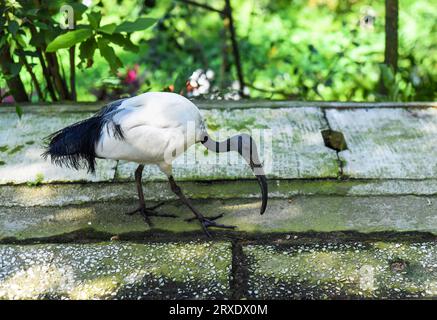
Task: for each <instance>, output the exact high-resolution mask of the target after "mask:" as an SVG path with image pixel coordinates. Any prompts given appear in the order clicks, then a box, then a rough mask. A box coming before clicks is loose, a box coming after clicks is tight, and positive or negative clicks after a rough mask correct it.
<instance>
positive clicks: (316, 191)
mask: <svg viewBox="0 0 437 320" xmlns="http://www.w3.org/2000/svg"><path fill="white" fill-rule="evenodd" d="M178 184H179V185H180V187H181V188H182V190H183V191H184V192H185V194H186V195H187V196H189V197H190V198H192V199H233V198H235V197H236V196H238V197H239V198H242V199H259V198H260V189H259V185H258V183H257V181H256V180H254V179H251V180H238V183H237V182H236V181H235V180H219V181H181V182H178ZM268 184H269V198H270V199H290V198H292V197H295V196H299V195H304V196H312V195H333V196H334V195H336V196H395V195H400V196H402V195H417V196H434V195H437V179H426V180H398V179H392V180H379V179H373V180H354V179H350V180H338V179H310V180H305V179H295V180H269V181H268ZM143 190H144V197H145V199H146V200H148V201H167V200H176V199H177V196H176V195H175V194H174V193H173V192H172V191H171V190H170V188H169V184H168V182H166V181H162V182H158V181H155V182H148V181H144V182H143ZM137 197H138V196H137V192H136V186H135V183H134V182H125V183H114V182H103V183H74V184H66V183H65V184H56V183H50V184H42V185H39V186H28V185H5V186H0V206H2V207H14V206H21V207H33V206H44V207H46V206H66V205H73V204H74V205H77V204H86V203H90V202H99V201H132V202H135V201H136V200H137Z"/></svg>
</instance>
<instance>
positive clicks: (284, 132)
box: [117, 108, 339, 181]
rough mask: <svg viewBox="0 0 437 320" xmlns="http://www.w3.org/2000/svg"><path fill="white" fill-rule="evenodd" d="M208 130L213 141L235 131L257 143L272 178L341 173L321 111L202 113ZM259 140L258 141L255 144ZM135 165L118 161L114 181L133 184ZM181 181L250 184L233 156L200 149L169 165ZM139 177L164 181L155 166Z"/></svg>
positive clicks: (240, 161) (244, 167) (246, 169)
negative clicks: (328, 143) (327, 143)
mask: <svg viewBox="0 0 437 320" xmlns="http://www.w3.org/2000/svg"><path fill="white" fill-rule="evenodd" d="M202 115H203V117H204V118H205V119H206V124H207V126H208V131H209V132H210V134H211V135H212V136H213V137H215V139H216V140H219V141H220V140H225V139H227V138H229V137H230V136H232V135H234V134H237V133H238V132H246V133H249V134H251V135H252V136H253V137H254V139H255V141H257V143H258V141H259V142H260V143H258V148H259V151H260V157H261V159H262V161H263V162H264V167H265V171H266V173H267V175H268V176H269V177H270V178H280V179H295V178H299V179H303V178H335V177H337V175H338V172H339V166H338V161H337V160H338V159H337V156H336V153H335V151H334V150H331V149H329V148H327V147H325V145H324V142H323V138H322V135H321V133H320V131H321V130H323V129H326V128H327V123H326V121H325V119H324V117H323V112H322V111H321V110H320V109H319V108H287V109H285V108H282V109H274V110H272V109H267V108H265V109H257V110H251V109H232V110H219V109H211V110H202ZM258 137H259V139H258ZM135 168H136V165H135V164H132V163H125V162H120V165H119V166H118V168H117V180H126V179H127V180H133V174H134V171H135ZM173 172H174V176H175V177H176V178H177V179H179V180H220V179H230V180H235V179H241V178H250V179H253V174H252V172H251V170H250V169H249V167H248V166H247V164H246V163H245V162H244V160H243V159H242V158H241V157H240V155H238V154H237V153H236V152H231V153H221V154H216V153H213V152H208V150H206V149H205V148H204V147H203V146H202V145H201V144H197V145H195V146H192V147H191V148H190V149H189V150H187V152H186V154H185V155H183V156H180V157H179V158H177V159H176V160H175V162H174V164H173ZM143 177H144V178H145V179H147V180H149V181H156V180H165V179H166V177H165V175H164V174H163V173H162V172H160V170H159V169H158V168H157V167H156V166H147V167H146V168H145V170H144V174H143Z"/></svg>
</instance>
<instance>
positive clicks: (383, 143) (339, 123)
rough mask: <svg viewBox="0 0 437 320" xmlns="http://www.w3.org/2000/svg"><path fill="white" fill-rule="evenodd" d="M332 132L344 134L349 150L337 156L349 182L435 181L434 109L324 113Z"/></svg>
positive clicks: (436, 130)
mask: <svg viewBox="0 0 437 320" xmlns="http://www.w3.org/2000/svg"><path fill="white" fill-rule="evenodd" d="M326 115H327V119H328V121H329V124H330V126H331V128H332V129H334V130H339V131H341V132H343V134H344V136H345V138H346V142H347V145H348V147H349V149H348V150H345V151H342V152H340V153H339V156H340V159H341V160H342V161H343V163H344V167H343V173H344V175H346V176H349V177H352V178H367V179H372V178H374V179H430V178H436V177H437V109H435V108H429V109H412V110H410V109H358V110H351V109H349V110H336V109H329V110H327V111H326Z"/></svg>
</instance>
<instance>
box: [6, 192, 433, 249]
mask: <svg viewBox="0 0 437 320" xmlns="http://www.w3.org/2000/svg"><path fill="white" fill-rule="evenodd" d="M194 205H195V206H196V207H197V208H198V209H199V210H200V211H201V212H202V213H203V214H205V215H206V216H208V215H209V216H213V215H217V214H220V213H223V215H224V217H223V218H221V219H220V220H219V221H220V222H221V223H224V224H228V225H235V226H237V227H238V228H237V229H236V231H233V232H228V233H230V234H234V235H240V236H243V237H244V235H245V234H248V235H256V234H271V233H293V232H300V233H306V232H333V231H354V232H359V233H370V232H389V231H391V232H393V231H394V232H406V231H411V232H429V233H433V234H437V217H436V215H435V212H436V210H437V197H436V196H430V197H419V196H378V197H364V196H363V197H352V196H350V197H341V196H296V197H294V198H293V199H290V200H281V199H276V200H271V201H270V204H269V207H268V210H267V211H266V213H265V214H264V215H262V216H261V215H259V206H260V202H259V201H257V200H251V199H229V200H196V201H194ZM136 206H137V201H115V202H101V201H99V202H96V203H86V204H82V205H69V206H65V205H63V206H51V207H40V206H34V207H20V206H18V207H0V241H2V242H4V243H8V242H11V241H16V240H24V241H25V240H32V239H34V240H36V239H44V238H51V237H56V238H57V239H62V237H64V236H65V237H67V238H68V234H70V233H72V232H76V233H77V232H86V233H87V234H88V237H91V238H98V239H102V240H109V238H110V237H111V236H113V235H130V236H129V237H132V235H133V237H136V238H139V239H141V238H144V237H145V236H147V234H149V235H153V234H159V233H160V232H167V233H169V232H170V233H174V234H175V235H176V234H180V235H184V234H186V233H191V234H193V235H194V236H196V237H200V238H203V237H204V235H203V233H202V231H201V229H200V225H199V223H198V222H197V221H193V222H186V221H185V220H184V219H185V218H190V217H192V216H193V215H192V213H191V212H190V211H189V210H188V209H187V208H186V207H185V206H183V205H182V204H181V203H180V202H179V201H171V202H167V203H166V204H165V205H164V206H162V207H160V208H159V209H158V211H160V212H163V213H164V212H165V213H172V214H175V215H177V217H178V218H157V217H154V218H152V220H153V221H154V223H155V225H154V228H150V227H148V226H147V225H146V224H145V222H144V221H143V219H142V217H140V216H139V215H135V216H127V215H125V214H124V212H127V211H130V210H132V209H133V208H135V207H136ZM223 232H224V231H222V230H217V231H216V230H214V232H213V233H223Z"/></svg>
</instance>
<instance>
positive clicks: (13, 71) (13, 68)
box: [9, 63, 22, 77]
mask: <svg viewBox="0 0 437 320" xmlns="http://www.w3.org/2000/svg"><path fill="white" fill-rule="evenodd" d="M21 67H22V64H21V63H12V64H11V65H10V66H9V75H10V76H11V77H15V76H16V75H17V74H19V73H20V70H21Z"/></svg>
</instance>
